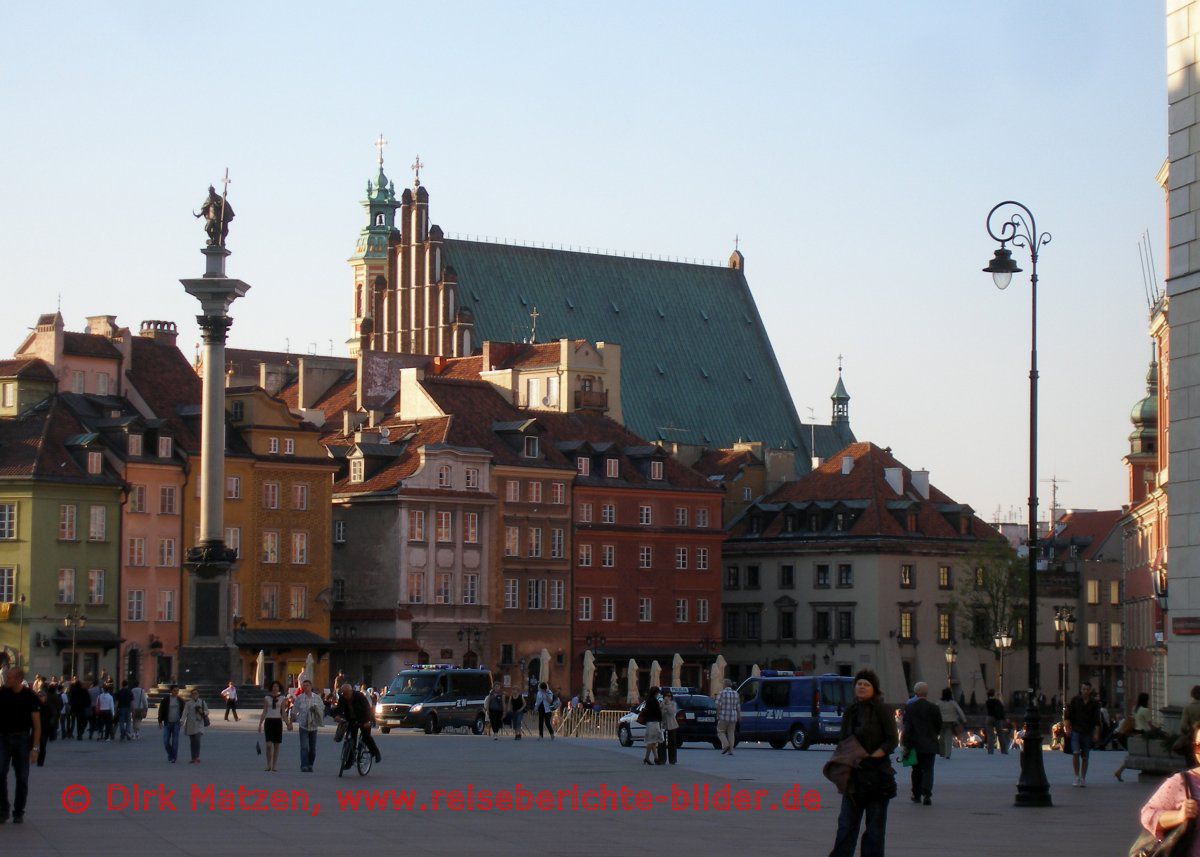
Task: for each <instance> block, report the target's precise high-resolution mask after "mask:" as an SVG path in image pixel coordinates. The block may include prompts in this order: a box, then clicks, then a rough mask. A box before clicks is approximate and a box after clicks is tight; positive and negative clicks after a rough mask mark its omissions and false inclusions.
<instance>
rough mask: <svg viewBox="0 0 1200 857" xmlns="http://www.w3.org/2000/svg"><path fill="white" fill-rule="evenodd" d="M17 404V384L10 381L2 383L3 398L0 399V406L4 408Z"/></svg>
mask: <svg viewBox="0 0 1200 857" xmlns="http://www.w3.org/2000/svg"><path fill="white" fill-rule="evenodd" d="M16 404H17V385H16V384H14V383H13V382H11V381H6V382H5V383H4V392H3V399H0V406H2V407H5V408H12V407H15V406H16Z"/></svg>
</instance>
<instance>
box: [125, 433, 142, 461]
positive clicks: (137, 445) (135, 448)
mask: <svg viewBox="0 0 1200 857" xmlns="http://www.w3.org/2000/svg"><path fill="white" fill-rule="evenodd" d="M125 445H126V448H127V449H128V452H129V457H130V458H138V457H140V456H141V454H142V436H141V435H140V434H131V435H129V439H128V440H127V441H126V444H125Z"/></svg>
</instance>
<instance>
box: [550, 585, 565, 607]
mask: <svg viewBox="0 0 1200 857" xmlns="http://www.w3.org/2000/svg"><path fill="white" fill-rule="evenodd" d="M565 598H566V583H565V582H564V581H562V580H552V581H550V609H551V610H563V609H565V608H566V604H565Z"/></svg>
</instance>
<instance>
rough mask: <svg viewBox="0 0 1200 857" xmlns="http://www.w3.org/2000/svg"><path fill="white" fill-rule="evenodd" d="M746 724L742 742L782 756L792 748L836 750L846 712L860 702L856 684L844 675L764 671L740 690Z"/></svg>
mask: <svg viewBox="0 0 1200 857" xmlns="http://www.w3.org/2000/svg"><path fill="white" fill-rule="evenodd" d="M738 697H739V698H740V699H741V703H742V720H741V722H740V723H739V724H738V730H737V736H738V740H739V741H766V742H767V743H769V744H770V745H771V746H772V747H774V748H775V749H776V750H782V749H783V748H784V747H786V746H787V745H788V744H791V745H792V746H793V747H795V748H796V749H797V750H807V749H808V748H809V746H810V745H812V744H831V743H833V744H835V743H837V740H838V735H839V733H840V732H841V729H842V712H844V711H845V710H846V706H848V705H849V704H850V703H851V702H853V701H854V679H853V678H851V677H850V676H844V675H832V674H829V675H819V676H810V675H804V674H803V673H800V672H789V671H782V670H763V671H762V674H761V675H758V676H752V677H750V678H748V679H746V680H745V681H744V682H742V684H741V686H740V687H738Z"/></svg>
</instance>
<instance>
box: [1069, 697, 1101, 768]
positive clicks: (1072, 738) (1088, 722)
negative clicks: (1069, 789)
mask: <svg viewBox="0 0 1200 857" xmlns="http://www.w3.org/2000/svg"><path fill="white" fill-rule="evenodd" d="M1063 727H1064V728H1065V729H1066V731H1067V740H1068V741H1069V742H1070V749H1071V767H1072V768H1073V769H1074V771H1075V781H1074V782H1073V783H1072V784H1071V785H1073V786H1075V787H1076V788H1081V789H1082V788H1086V787H1087V772H1088V755H1089V754H1090V753H1091V751H1092V746H1093V745H1094V744H1095V743H1096V742H1097V741H1099V740H1100V703H1099V701H1098V700H1097V699H1096V698H1095V697H1094V696H1092V685H1091V684H1090V683H1089V682H1086V681H1085V682H1081V683H1080V685H1079V693H1078V694H1076V695H1075V697H1073V698H1072V699H1071V702H1070V703H1069V704H1068V705H1067V711H1066V715H1065V716H1064V717H1063Z"/></svg>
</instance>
